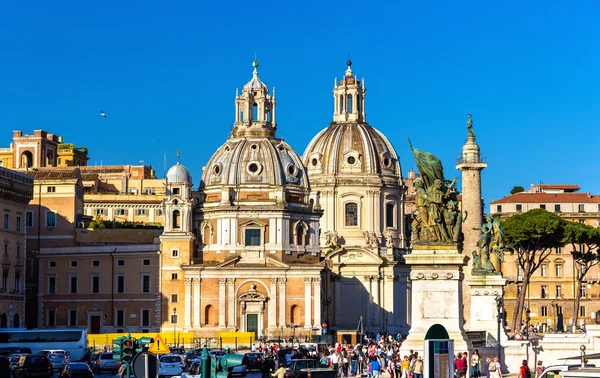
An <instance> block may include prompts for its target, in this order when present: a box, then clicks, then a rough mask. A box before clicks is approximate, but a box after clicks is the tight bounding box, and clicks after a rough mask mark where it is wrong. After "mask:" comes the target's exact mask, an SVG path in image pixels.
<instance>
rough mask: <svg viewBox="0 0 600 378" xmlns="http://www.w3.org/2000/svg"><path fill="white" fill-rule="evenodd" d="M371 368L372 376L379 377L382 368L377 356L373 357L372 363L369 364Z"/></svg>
mask: <svg viewBox="0 0 600 378" xmlns="http://www.w3.org/2000/svg"><path fill="white" fill-rule="evenodd" d="M369 368H370V370H371V376H372V377H373V378H379V370H380V369H381V367H380V365H379V360H378V359H377V357H371V363H370V364H369Z"/></svg>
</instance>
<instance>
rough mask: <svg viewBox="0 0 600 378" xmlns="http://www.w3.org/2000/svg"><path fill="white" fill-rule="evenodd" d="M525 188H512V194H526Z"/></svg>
mask: <svg viewBox="0 0 600 378" xmlns="http://www.w3.org/2000/svg"><path fill="white" fill-rule="evenodd" d="M524 191H525V188H523V187H522V186H520V185H518V186H515V187H514V188H512V190H511V191H510V194H515V193H521V192H524Z"/></svg>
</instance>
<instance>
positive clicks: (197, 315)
mask: <svg viewBox="0 0 600 378" xmlns="http://www.w3.org/2000/svg"><path fill="white" fill-rule="evenodd" d="M192 283H193V285H194V287H193V293H194V306H193V309H194V310H193V315H194V328H200V324H202V321H201V319H200V317H201V314H202V308H201V306H200V298H201V297H202V293H201V292H200V278H194V279H193V280H192Z"/></svg>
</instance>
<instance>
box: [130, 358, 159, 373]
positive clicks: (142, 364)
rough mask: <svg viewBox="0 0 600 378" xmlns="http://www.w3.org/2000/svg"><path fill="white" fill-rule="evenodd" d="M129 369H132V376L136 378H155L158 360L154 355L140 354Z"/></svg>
mask: <svg viewBox="0 0 600 378" xmlns="http://www.w3.org/2000/svg"><path fill="white" fill-rule="evenodd" d="M146 359H147V362H146ZM131 368H132V369H133V376H134V377H136V378H137V377H139V378H145V377H148V378H156V376H158V370H159V368H160V367H159V366H158V358H156V356H155V355H154V354H152V353H148V352H142V353H138V354H137V356H135V358H134V359H133V363H132V364H131Z"/></svg>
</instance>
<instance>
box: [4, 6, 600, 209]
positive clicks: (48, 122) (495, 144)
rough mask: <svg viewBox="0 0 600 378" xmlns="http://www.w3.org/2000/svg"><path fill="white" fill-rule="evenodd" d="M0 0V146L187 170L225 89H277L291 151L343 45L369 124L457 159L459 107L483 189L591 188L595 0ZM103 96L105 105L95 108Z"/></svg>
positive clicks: (598, 9)
mask: <svg viewBox="0 0 600 378" xmlns="http://www.w3.org/2000/svg"><path fill="white" fill-rule="evenodd" d="M1 7H2V8H1V9H0V42H1V46H2V53H1V56H2V59H0V72H1V74H0V75H1V80H0V110H1V111H2V120H1V121H0V125H1V129H0V130H1V131H2V135H3V136H2V140H4V142H2V143H1V144H2V146H3V147H8V144H9V142H10V139H11V136H12V133H11V131H12V130H19V129H21V130H23V131H24V132H31V131H33V130H34V129H40V128H42V129H46V130H48V131H51V132H54V133H58V134H62V135H63V136H64V137H65V140H66V141H68V142H72V143H75V144H76V145H78V146H86V147H88V148H89V149H90V158H91V159H90V161H89V163H90V165H94V164H97V165H100V164H101V163H102V164H104V165H107V164H123V163H128V164H138V163H139V162H140V161H144V162H145V163H146V164H151V165H152V166H153V167H154V168H155V169H156V170H157V172H158V174H159V175H161V176H162V174H163V165H164V164H163V161H164V155H165V152H166V154H167V161H168V165H169V166H170V165H172V164H174V163H175V162H176V157H175V153H176V150H179V151H180V152H181V162H182V164H184V165H185V166H187V167H188V168H189V170H190V171H191V173H192V175H193V177H194V183H195V185H196V186H197V185H198V183H199V180H200V175H201V169H202V167H203V166H204V165H205V164H206V163H207V161H208V159H209V158H210V156H211V155H212V153H213V152H214V151H215V150H216V149H217V148H218V146H220V145H221V144H222V143H223V142H224V141H225V140H226V139H227V137H228V134H229V130H230V128H231V125H232V122H233V119H234V109H235V108H234V94H235V89H236V88H237V87H240V88H241V87H242V86H243V85H244V84H245V83H246V82H247V81H248V80H250V78H251V76H252V75H251V72H252V66H251V63H252V60H253V58H254V53H255V52H256V54H257V55H258V59H259V61H260V77H261V79H262V80H263V81H265V82H266V83H267V84H268V85H269V86H271V87H272V86H275V87H276V88H277V106H278V108H277V118H278V131H279V136H280V137H281V136H282V137H283V138H284V139H285V140H286V141H287V142H288V143H290V144H291V145H292V146H293V147H294V148H295V149H296V151H297V152H298V153H299V154H302V153H303V152H304V148H305V147H306V145H307V144H308V142H309V141H310V139H311V138H312V137H313V136H314V135H315V134H317V133H318V131H319V130H321V129H322V128H324V127H326V126H327V125H328V124H329V122H330V121H331V119H332V112H333V110H332V109H333V108H332V107H333V99H332V92H331V91H332V87H333V82H334V77H336V76H337V77H341V76H342V75H343V73H344V70H345V68H346V67H345V62H346V60H347V55H348V53H349V52H350V53H351V58H352V61H353V62H354V65H353V70H354V72H355V74H356V75H357V76H359V78H362V77H364V78H365V81H366V86H367V98H366V111H367V120H368V121H369V123H370V124H371V125H373V126H375V127H376V128H378V129H379V130H380V131H382V132H383V133H384V134H385V135H386V136H387V137H388V138H389V139H390V140H391V142H392V143H393V144H394V146H395V147H396V150H397V152H398V154H399V155H400V160H401V165H402V168H403V170H404V172H405V173H406V172H407V171H408V170H409V169H411V168H413V167H415V165H414V162H413V159H412V156H411V154H410V149H409V148H408V145H407V138H410V139H411V140H412V142H413V144H414V145H415V147H417V148H420V149H423V150H427V151H430V152H432V153H434V154H435V155H437V156H438V157H439V158H440V159H441V160H442V162H443V163H444V167H445V172H446V176H447V177H449V178H452V177H453V176H455V175H458V173H459V172H458V171H456V170H455V169H454V166H455V161H456V158H457V157H458V155H459V153H460V149H461V146H462V144H463V143H464V141H465V137H466V130H465V121H466V117H467V114H468V113H472V114H473V119H474V126H475V132H476V133H477V140H478V142H479V144H480V146H481V149H482V155H483V156H485V157H487V161H488V165H489V166H488V168H487V169H486V170H485V171H484V172H483V194H484V197H485V200H486V203H489V201H490V200H492V199H498V198H501V197H502V196H504V195H507V194H508V192H509V191H510V190H511V188H512V187H513V186H514V185H522V186H524V187H527V186H528V185H529V184H530V183H539V182H540V181H543V182H545V183H577V184H579V185H580V186H581V187H582V190H583V191H586V192H588V191H589V192H592V193H595V194H600V178H599V177H600V165H599V164H598V162H597V157H596V155H597V150H598V148H597V145H598V139H599V138H598V137H599V136H600V132H599V131H598V123H599V120H600V70H599V69H598V67H600V49H599V48H598V40H599V37H600V23H598V22H597V19H598V15H599V13H600V3H598V2H595V1H578V2H565V1H530V2H523V1H504V2H487V1H473V2H466V1H412V2H405V1H396V2H391V1H390V2H380V1H372V2H361V1H353V0H348V1H339V2H338V1H319V2H313V1H302V2H281V1H279V2H264V1H263V2H256V1H254V2H252V1H247V2H243V1H228V2H198V1H196V2H192V1H190V2H184V1H174V2H165V1H160V2H156V1H148V0H146V1H120V2H116V1H104V2H92V1H59V2H42V1H13V2H10V3H4V4H3V5H2V6H1ZM100 110H104V111H105V112H106V113H107V115H108V117H107V118H106V119H104V118H102V117H100V115H99V114H100Z"/></svg>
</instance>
